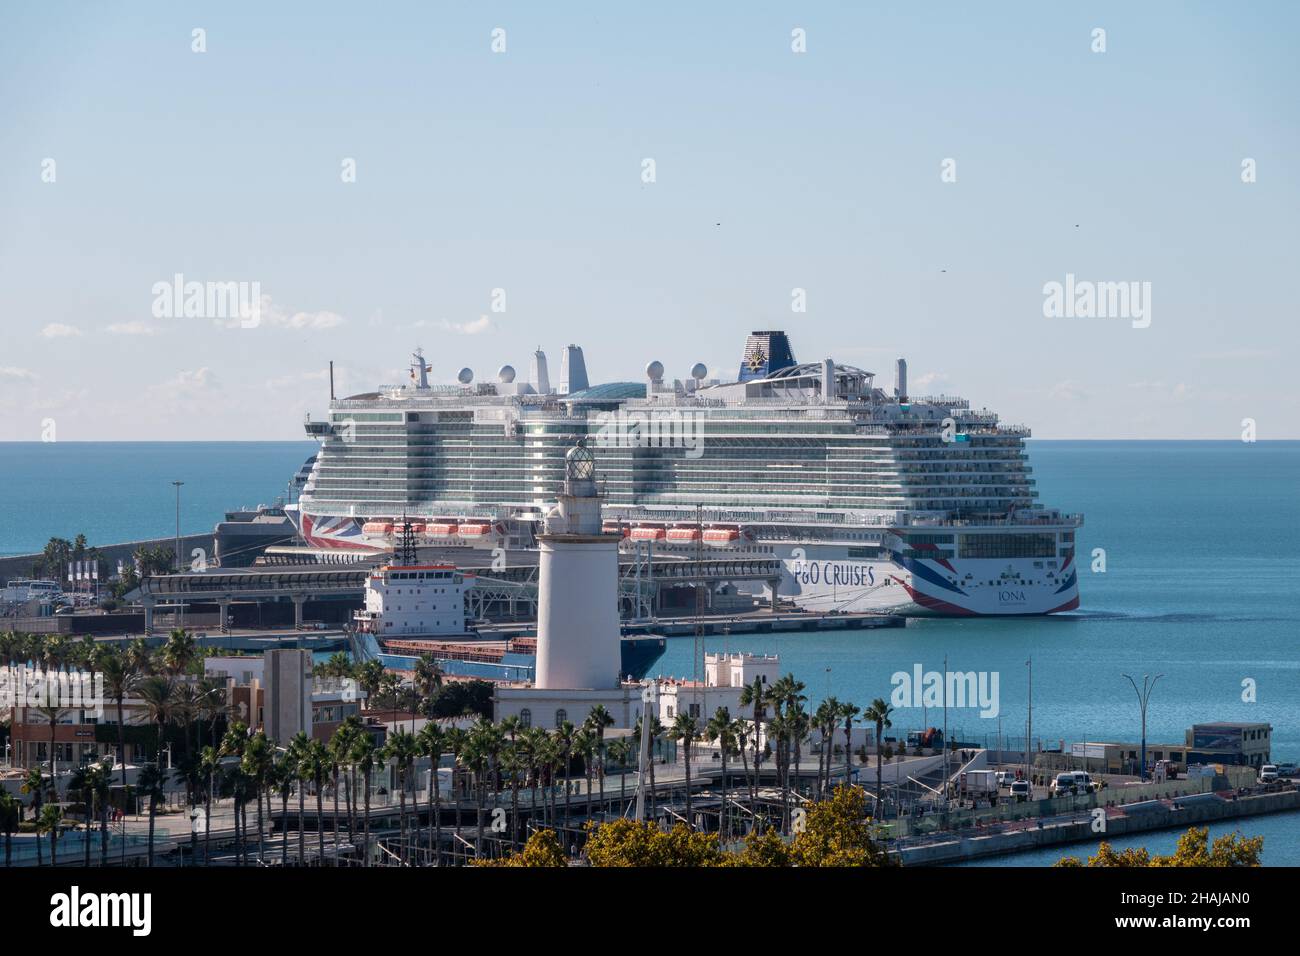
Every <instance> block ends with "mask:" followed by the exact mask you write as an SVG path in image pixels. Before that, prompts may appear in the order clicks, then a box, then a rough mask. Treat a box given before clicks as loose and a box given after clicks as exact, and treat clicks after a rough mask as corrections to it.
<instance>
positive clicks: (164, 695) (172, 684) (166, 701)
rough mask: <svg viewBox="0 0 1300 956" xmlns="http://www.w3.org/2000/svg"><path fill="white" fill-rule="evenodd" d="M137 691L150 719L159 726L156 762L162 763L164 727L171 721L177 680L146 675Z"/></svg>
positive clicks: (155, 752)
mask: <svg viewBox="0 0 1300 956" xmlns="http://www.w3.org/2000/svg"><path fill="white" fill-rule="evenodd" d="M136 693H137V695H138V696H139V698H140V700H141V701H143V703H144V707H145V712H146V713H147V714H148V715H149V720H150V722H151V723H153V724H154V725H155V726H156V727H157V728H158V746H157V747H156V748H155V751H154V762H155V763H157V764H159V765H161V764H162V742H163V728H164V727H166V726H167V724H169V723H171V720H172V715H173V713H174V707H175V701H176V681H175V680H173V679H172V678H170V677H146V678H144V679H143V680H141V681H140V683H139V686H138V687H137V688H136Z"/></svg>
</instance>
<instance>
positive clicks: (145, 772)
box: [135, 763, 167, 866]
mask: <svg viewBox="0 0 1300 956" xmlns="http://www.w3.org/2000/svg"><path fill="white" fill-rule="evenodd" d="M166 782H167V772H166V771H165V770H163V769H162V768H161V767H160V766H159V765H158V764H156V763H149V764H145V765H144V766H143V767H141V768H140V773H139V774H137V775H136V780H135V786H136V789H137V790H139V791H140V793H141V795H142V796H146V797H148V798H149V866H153V840H154V824H155V821H156V819H157V816H158V801H159V799H160V798H161V797H162V793H163V785H164V784H165V783H166Z"/></svg>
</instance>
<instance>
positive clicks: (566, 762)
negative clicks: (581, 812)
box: [555, 720, 578, 823]
mask: <svg viewBox="0 0 1300 956" xmlns="http://www.w3.org/2000/svg"><path fill="white" fill-rule="evenodd" d="M577 732H578V728H576V727H574V726H573V722H572V721H568V720H566V721H564V722H563V723H562V724H560V726H559V727H558V728H557V729H556V731H555V742H556V743H557V744H558V745H559V747H560V759H561V761H563V763H562V764H561V766H562V769H563V770H564V820H565V822H566V823H567V822H568V820H569V807H570V803H569V770H570V768H571V766H572V762H573V738H574V735H575V734H577Z"/></svg>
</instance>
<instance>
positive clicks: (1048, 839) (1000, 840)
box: [899, 790, 1300, 866]
mask: <svg viewBox="0 0 1300 956" xmlns="http://www.w3.org/2000/svg"><path fill="white" fill-rule="evenodd" d="M1296 809H1300V790H1286V791H1282V792H1280V793H1263V794H1255V795H1251V796H1245V797H1238V798H1236V799H1235V800H1223V801H1219V802H1215V803H1210V802H1206V803H1194V804H1188V805H1186V806H1183V807H1182V808H1181V809H1173V808H1163V809H1158V810H1145V811H1143V812H1141V813H1135V814H1133V815H1132V816H1125V817H1114V818H1111V819H1108V820H1107V821H1106V832H1105V833H1094V832H1093V830H1092V826H1091V823H1090V821H1089V820H1086V819H1085V820H1080V821H1078V822H1071V823H1061V824H1055V825H1050V826H1045V827H1043V828H1042V829H1038V828H1037V827H1031V828H1026V829H1023V830H1016V831H1013V832H1008V833H989V834H984V835H980V834H973V835H969V836H968V835H960V836H957V835H954V838H953V839H951V840H946V841H943V842H937V843H929V844H924V845H921V846H913V847H905V848H903V849H902V850H901V851H899V856H900V858H901V860H902V862H903V864H904V865H905V866H933V865H937V864H943V863H956V862H959V861H961V860H972V859H978V858H980V857H985V856H1001V855H1006V854H1009V853H1015V852H1018V851H1021V850H1035V849H1041V848H1043V847H1050V846H1065V845H1067V844H1070V843H1081V842H1095V841H1098V840H1108V839H1114V838H1116V837H1122V836H1127V835H1129V834H1134V833H1145V832H1148V831H1151V830H1166V829H1171V828H1178V829H1186V828H1187V827H1192V826H1199V825H1203V824H1207V823H1213V822H1215V821H1218V820H1233V819H1237V818H1240V817H1250V816H1258V815H1260V814H1264V813H1280V812H1284V811H1287V810H1296ZM1061 855H1062V856H1068V855H1070V854H1069V852H1068V851H1064V850H1063V851H1062V853H1061Z"/></svg>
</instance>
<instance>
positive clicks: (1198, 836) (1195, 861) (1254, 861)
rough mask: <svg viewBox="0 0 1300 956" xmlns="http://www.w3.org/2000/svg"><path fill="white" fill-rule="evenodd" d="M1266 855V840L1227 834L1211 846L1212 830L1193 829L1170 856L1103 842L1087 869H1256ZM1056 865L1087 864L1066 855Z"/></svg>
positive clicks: (1235, 833)
mask: <svg viewBox="0 0 1300 956" xmlns="http://www.w3.org/2000/svg"><path fill="white" fill-rule="evenodd" d="M1263 852H1264V838H1263V837H1244V836H1242V835H1241V833H1240V832H1233V833H1225V834H1224V835H1223V836H1221V837H1219V838H1218V839H1216V840H1215V841H1214V843H1213V844H1211V843H1210V830H1209V827H1191V828H1190V829H1188V831H1187V832H1186V833H1184V834H1183V835H1182V836H1180V837H1179V838H1178V846H1177V847H1175V848H1174V852H1173V853H1171V854H1170V855H1168V856H1160V855H1159V854H1156V855H1152V854H1151V852H1150V851H1149V850H1147V849H1146V848H1145V847H1130V848H1128V849H1126V850H1118V851H1117V850H1116V849H1115V848H1114V847H1112V846H1111V845H1110V843H1108V842H1103V843H1102V844H1101V846H1099V847H1098V848H1097V852H1096V853H1095V854H1094V855H1093V856H1091V857H1089V858H1088V863H1087V865H1088V866H1095V867H1173V866H1176V867H1213V868H1224V867H1253V866H1259V865H1260V862H1259V858H1260V854H1261V853H1263ZM1056 865H1057V866H1065V867H1073V866H1083V865H1084V864H1083V863H1082V862H1081V861H1080V860H1079V858H1078V857H1074V856H1066V857H1062V858H1061V859H1060V860H1058V861H1057V862H1056Z"/></svg>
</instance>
